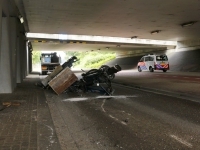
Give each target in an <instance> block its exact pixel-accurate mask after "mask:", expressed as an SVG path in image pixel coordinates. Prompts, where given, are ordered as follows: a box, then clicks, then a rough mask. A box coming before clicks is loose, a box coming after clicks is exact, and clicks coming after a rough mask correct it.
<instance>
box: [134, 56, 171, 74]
mask: <svg viewBox="0 0 200 150" xmlns="http://www.w3.org/2000/svg"><path fill="white" fill-rule="evenodd" d="M137 68H138V71H139V72H141V71H143V70H147V71H150V72H154V70H162V71H163V72H166V71H167V70H169V62H168V58H167V55H165V54H164V55H153V54H149V55H146V56H143V57H142V58H141V59H140V60H139V62H138V65H137Z"/></svg>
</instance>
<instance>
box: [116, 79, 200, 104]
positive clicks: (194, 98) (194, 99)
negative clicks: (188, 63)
mask: <svg viewBox="0 0 200 150" xmlns="http://www.w3.org/2000/svg"><path fill="white" fill-rule="evenodd" d="M113 84H116V85H118V86H124V87H128V88H134V89H136V90H141V91H147V92H152V93H156V94H161V95H167V96H171V97H176V98H180V99H184V100H189V101H192V102H196V103H200V98H199V97H197V96H193V95H189V94H185V93H178V92H172V91H166V90H160V89H154V88H148V87H142V86H140V85H133V84H126V83H121V82H113Z"/></svg>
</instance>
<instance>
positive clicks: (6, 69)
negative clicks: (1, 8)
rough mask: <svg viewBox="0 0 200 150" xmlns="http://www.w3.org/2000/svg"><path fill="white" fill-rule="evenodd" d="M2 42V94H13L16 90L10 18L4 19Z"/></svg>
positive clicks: (0, 75)
mask: <svg viewBox="0 0 200 150" xmlns="http://www.w3.org/2000/svg"><path fill="white" fill-rule="evenodd" d="M1 35H2V36H1V37H2V40H1V53H0V57H1V58H0V60H1V61H0V66H1V67H0V68H1V70H0V80H1V81H0V83H1V86H0V93H12V92H13V90H14V86H13V78H12V73H13V72H12V68H13V67H12V61H11V60H12V51H11V48H10V26H9V18H8V17H3V18H2V34H1Z"/></svg>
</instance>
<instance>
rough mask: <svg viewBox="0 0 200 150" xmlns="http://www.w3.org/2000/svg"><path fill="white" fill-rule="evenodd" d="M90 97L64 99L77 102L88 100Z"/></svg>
mask: <svg viewBox="0 0 200 150" xmlns="http://www.w3.org/2000/svg"><path fill="white" fill-rule="evenodd" d="M88 99H89V98H87V97H77V98H68V99H65V100H63V101H72V102H76V101H86V100H88Z"/></svg>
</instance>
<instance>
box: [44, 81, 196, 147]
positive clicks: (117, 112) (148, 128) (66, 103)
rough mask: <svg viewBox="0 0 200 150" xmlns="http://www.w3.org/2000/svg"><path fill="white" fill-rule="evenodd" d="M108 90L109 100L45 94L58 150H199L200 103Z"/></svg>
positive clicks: (118, 87) (89, 95)
mask: <svg viewBox="0 0 200 150" xmlns="http://www.w3.org/2000/svg"><path fill="white" fill-rule="evenodd" d="M113 87H114V89H115V93H114V95H113V96H112V97H103V96H100V97H99V95H98V94H96V93H86V94H83V95H82V96H80V95H78V94H76V93H64V94H61V95H60V96H57V95H55V94H54V93H53V92H52V91H50V90H46V91H45V95H46V98H47V102H48V105H49V108H50V112H51V115H52V119H53V122H54V125H55V129H56V133H57V136H58V139H59V141H60V144H61V148H62V149H63V150H65V149H66V150H67V149H69V150H96V149H100V150H101V149H102V150H116V149H124V150H136V149H138V150H142V149H144V150H153V149H158V150H161V149H166V150H169V149H170V150H178V149H179V150H187V149H194V150H198V149H200V111H199V110H200V109H199V108H200V103H197V102H192V101H188V100H184V99H179V98H174V97H170V96H166V95H165V96H164V95H160V94H155V93H150V92H145V91H140V90H137V89H134V88H130V87H125V86H121V85H117V84H113Z"/></svg>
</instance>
